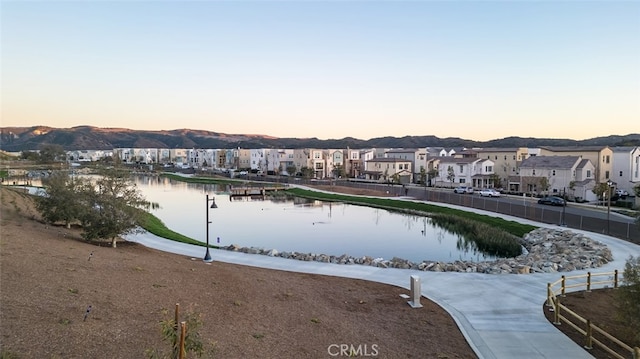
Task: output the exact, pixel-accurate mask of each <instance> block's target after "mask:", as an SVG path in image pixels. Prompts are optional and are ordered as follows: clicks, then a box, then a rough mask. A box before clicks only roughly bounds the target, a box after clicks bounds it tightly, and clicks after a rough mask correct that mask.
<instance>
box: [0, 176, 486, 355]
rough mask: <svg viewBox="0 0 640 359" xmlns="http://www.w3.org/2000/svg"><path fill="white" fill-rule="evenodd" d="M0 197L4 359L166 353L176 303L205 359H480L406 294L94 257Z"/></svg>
mask: <svg viewBox="0 0 640 359" xmlns="http://www.w3.org/2000/svg"><path fill="white" fill-rule="evenodd" d="M0 191H1V192H0V194H1V212H0V214H1V223H0V224H1V226H0V229H1V232H0V323H2V325H1V326H0V348H1V354H2V355H3V358H4V357H12V358H110V359H111V358H144V357H145V354H144V353H145V350H147V349H159V350H162V351H164V352H167V353H168V351H169V345H168V344H166V343H165V342H162V339H161V334H160V325H159V322H160V321H161V320H163V319H168V318H171V317H173V311H174V308H175V305H176V303H179V304H180V309H181V313H183V314H184V313H186V312H189V311H192V312H196V313H199V314H200V315H201V319H202V322H203V326H202V327H201V329H200V331H199V332H200V335H201V338H202V340H203V341H204V342H205V343H206V344H210V343H215V345H214V348H215V349H214V351H213V354H212V355H206V356H205V357H216V358H225V359H226V358H331V357H335V356H336V355H335V354H340V352H339V350H340V349H341V348H352V349H354V350H356V351H359V354H360V356H361V357H364V356H370V357H372V356H377V357H380V358H441V359H443V358H476V355H475V354H474V352H473V351H472V349H471V348H470V346H469V345H468V344H467V342H466V341H465V339H464V337H463V335H462V334H461V333H460V331H459V329H458V328H457V326H456V324H455V322H454V321H453V320H452V318H451V317H450V316H449V315H448V313H446V312H445V311H444V310H443V309H442V308H441V307H439V306H437V305H435V304H434V303H432V302H430V301H429V300H427V299H424V298H423V300H422V304H423V305H424V307H423V308H421V309H412V308H411V307H410V306H409V305H408V304H407V303H406V300H405V299H402V298H401V297H400V296H399V295H400V294H408V290H407V289H404V288H399V287H394V286H389V285H383V284H378V283H373V282H367V281H363V280H353V279H344V278H337V277H329V276H320V275H310V274H300V273H292V272H284V271H275V270H269V269H260V268H253V267H248V266H239V265H233V264H225V263H218V262H213V263H211V264H205V263H203V262H202V261H201V259H200V258H189V257H184V256H179V255H174V254H169V253H164V252H160V251H156V250H152V249H149V248H145V247H143V246H140V245H136V244H131V243H129V244H127V243H120V244H119V247H118V248H116V249H113V248H110V247H107V246H96V245H93V244H89V243H86V242H83V241H82V240H81V239H80V234H79V232H78V231H77V230H73V229H72V230H68V229H64V228H60V227H52V226H47V225H45V224H43V223H41V222H40V221H38V219H39V217H38V215H37V213H36V212H35V210H34V209H33V207H32V206H31V205H30V203H29V199H28V198H27V196H25V195H24V194H21V193H17V192H15V191H13V190H9V189H6V188H0ZM408 284H409V283H407V285H408ZM89 305H91V311H90V312H89V314H88V315H87V317H86V320H84V316H85V313H86V311H87V308H88V306H89ZM343 354H347V353H346V352H343ZM367 354H368V355H367ZM9 355H12V356H9ZM343 356H346V355H343ZM190 357H192V356H190Z"/></svg>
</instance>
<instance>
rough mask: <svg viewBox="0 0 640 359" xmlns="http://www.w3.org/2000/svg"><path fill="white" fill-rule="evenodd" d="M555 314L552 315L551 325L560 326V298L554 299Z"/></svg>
mask: <svg viewBox="0 0 640 359" xmlns="http://www.w3.org/2000/svg"><path fill="white" fill-rule="evenodd" d="M555 304H556V305H555V309H556V310H555V312H554V314H553V324H555V325H560V297H556V298H555Z"/></svg>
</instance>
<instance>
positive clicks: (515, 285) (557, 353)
mask: <svg viewBox="0 0 640 359" xmlns="http://www.w3.org/2000/svg"><path fill="white" fill-rule="evenodd" d="M399 200H402V198H399ZM404 200H410V199H409V198H404ZM438 205H440V206H447V207H452V208H459V209H462V210H466V211H470V210H473V209H470V208H467V207H458V206H449V205H445V204H441V203H438ZM473 211H475V212H478V213H482V214H487V215H490V216H496V213H492V212H484V211H479V210H473ZM500 217H502V218H505V219H508V220H513V221H517V222H521V223H530V224H533V225H537V226H540V224H539V223H534V222H531V221H527V220H523V219H521V218H515V217H509V216H502V215H501V216H500ZM547 227H551V228H555V226H547ZM557 228H562V227H557ZM574 231H575V232H582V233H585V234H586V235H588V236H589V237H591V238H592V239H594V240H597V241H600V242H602V243H605V244H606V245H607V246H608V247H609V248H610V250H611V252H612V254H613V257H614V261H612V262H610V263H608V264H607V265H605V266H603V267H601V268H597V269H593V270H591V272H593V273H597V272H608V271H613V270H615V269H618V270H623V269H624V264H625V260H626V259H627V258H628V257H629V256H630V255H634V256H640V246H638V245H635V244H632V243H629V242H625V241H622V240H618V239H615V238H612V237H609V236H605V235H601V234H595V233H591V232H583V231H579V230H574ZM127 239H128V240H131V241H135V242H138V243H141V244H143V245H145V246H147V247H150V248H155V249H158V250H162V251H166V252H172V253H176V254H181V255H185V256H190V257H194V258H202V257H203V256H204V252H205V250H204V248H203V247H198V246H193V245H188V244H183V243H178V242H173V241H169V240H166V239H163V238H159V237H156V236H154V235H151V234H148V233H147V234H139V235H134V236H129V237H127ZM211 254H212V257H213V259H214V260H215V261H220V262H226V263H235V264H241V265H248V266H255V267H261V268H271V269H278V270H286V271H293V272H302V273H312V274H322V275H332V276H338V277H347V278H356V279H363V280H370V281H375V282H380V283H386V284H391V285H395V286H399V287H403V288H407V289H409V288H410V276H411V275H417V276H419V277H420V278H421V288H422V295H423V296H425V297H427V298H429V299H430V300H432V301H434V302H436V303H437V304H439V305H440V306H441V307H443V308H444V309H445V310H447V311H448V312H449V313H450V314H451V316H452V317H453V318H454V320H455V321H456V322H457V324H458V327H459V328H460V330H461V331H462V333H463V335H464V336H465V337H466V339H467V341H468V342H469V344H470V345H471V347H472V348H473V350H474V351H475V352H476V354H477V355H478V356H479V357H480V358H486V359H491V358H500V359H502V358H504V359H512V358H520V359H524V358H532V359H533V358H549V359H557V358H565V359H566V358H593V357H592V356H591V355H589V354H588V353H587V352H586V351H585V350H583V349H582V348H581V347H580V346H579V345H577V344H575V343H574V342H573V341H572V340H570V339H569V338H567V337H566V336H565V335H564V334H562V333H561V332H560V331H559V330H558V329H557V328H556V327H555V326H554V325H552V324H550V323H549V322H548V321H547V319H546V318H545V317H544V314H543V309H542V306H543V305H544V302H545V299H546V290H547V283H549V282H555V281H556V280H558V279H560V277H561V275H562V273H554V274H546V273H545V274H528V275H515V274H505V275H489V274H479V273H434V272H423V271H416V270H404V269H390V268H387V269H384V268H375V267H369V266H363V265H338V264H327V263H318V262H303V261H298V260H291V259H283V258H277V257H268V256H264V255H252V254H244V253H237V252H230V251H223V250H214V251H212V253H211ZM586 273H587V271H574V272H570V273H564V274H565V275H579V274H586ZM398 300H403V299H401V298H398ZM414 310H420V309H414Z"/></svg>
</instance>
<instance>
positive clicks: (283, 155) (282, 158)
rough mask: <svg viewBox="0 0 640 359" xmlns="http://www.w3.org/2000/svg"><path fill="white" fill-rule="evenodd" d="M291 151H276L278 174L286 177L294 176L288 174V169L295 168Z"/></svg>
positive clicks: (293, 174)
mask: <svg viewBox="0 0 640 359" xmlns="http://www.w3.org/2000/svg"><path fill="white" fill-rule="evenodd" d="M293 158H294V152H293V149H279V150H278V162H279V166H278V173H279V174H283V175H287V176H295V175H296V174H295V172H294V173H289V170H288V169H289V168H293V167H295V161H294V160H293Z"/></svg>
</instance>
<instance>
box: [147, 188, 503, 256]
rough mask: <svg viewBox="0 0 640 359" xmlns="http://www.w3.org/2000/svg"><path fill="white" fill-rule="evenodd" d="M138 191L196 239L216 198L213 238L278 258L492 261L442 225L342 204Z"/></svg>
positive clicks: (223, 191)
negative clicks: (208, 201) (284, 254)
mask: <svg viewBox="0 0 640 359" xmlns="http://www.w3.org/2000/svg"><path fill="white" fill-rule="evenodd" d="M136 183H137V186H138V187H139V189H140V190H141V192H142V194H143V195H144V196H145V197H146V198H147V200H149V201H152V202H157V203H159V204H160V206H161V208H159V209H157V210H154V211H153V213H154V214H155V215H156V216H158V217H159V218H160V219H161V220H162V221H163V222H164V223H165V224H166V225H167V227H169V228H171V229H172V230H174V231H176V232H179V233H182V234H184V235H186V236H189V237H191V238H194V239H196V240H201V241H204V240H205V237H206V233H205V231H206V229H205V228H206V226H205V224H206V219H205V214H206V213H205V211H204V204H203V203H202V202H204V201H205V195H206V194H209V195H210V196H211V195H213V196H215V197H216V204H217V205H218V209H216V210H213V211H212V212H211V213H210V218H209V220H210V221H211V225H210V226H209V228H210V229H209V230H210V233H209V236H210V238H218V237H219V238H220V239H219V240H220V245H223V246H226V245H230V244H235V245H239V246H247V247H250V246H254V247H260V248H265V249H277V250H278V251H289V252H291V251H296V252H305V253H324V254H329V255H342V254H348V255H351V256H356V257H360V256H365V255H367V256H371V257H374V258H385V259H391V258H393V257H398V258H404V259H408V260H411V261H415V262H418V261H422V260H425V259H426V260H438V261H445V262H451V261H454V260H474V261H483V260H492V259H495V257H493V256H489V255H484V254H483V253H481V252H479V251H478V250H477V249H476V248H475V247H474V246H473V244H472V243H468V242H466V241H463V242H462V243H465V245H463V246H460V243H461V241H460V237H459V236H458V235H455V234H452V233H449V232H447V231H446V230H444V229H443V228H440V227H438V226H436V225H435V224H434V223H433V222H432V221H431V219H430V218H428V217H425V216H416V215H408V214H400V213H394V212H389V211H386V210H383V209H377V208H369V207H363V206H356V205H347V204H343V203H335V202H334V203H331V202H322V201H316V200H308V199H303V198H295V199H289V198H286V197H277V198H274V199H267V200H263V199H262V197H261V198H260V200H252V199H244V200H236V199H235V198H234V199H233V200H231V192H230V190H229V188H228V187H227V185H214V184H195V183H185V182H178V181H174V180H171V179H169V178H164V177H140V178H138V179H137V182H136Z"/></svg>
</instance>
